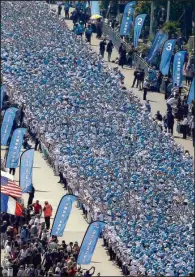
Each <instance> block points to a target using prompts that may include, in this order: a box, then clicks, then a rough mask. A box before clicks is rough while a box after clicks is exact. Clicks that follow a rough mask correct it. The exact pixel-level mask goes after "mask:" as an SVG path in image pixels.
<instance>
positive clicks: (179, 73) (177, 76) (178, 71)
mask: <svg viewBox="0 0 195 277" xmlns="http://www.w3.org/2000/svg"><path fill="white" fill-rule="evenodd" d="M186 54H187V52H186V51H178V52H177V53H176V54H175V56H174V61H173V86H174V85H175V84H176V85H177V86H178V87H182V81H183V66H184V61H185V57H186Z"/></svg>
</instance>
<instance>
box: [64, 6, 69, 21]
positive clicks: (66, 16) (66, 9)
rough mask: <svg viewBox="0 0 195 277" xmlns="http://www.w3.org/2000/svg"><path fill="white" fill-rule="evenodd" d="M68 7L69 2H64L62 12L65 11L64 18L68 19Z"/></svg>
mask: <svg viewBox="0 0 195 277" xmlns="http://www.w3.org/2000/svg"><path fill="white" fill-rule="evenodd" d="M69 8H70V4H69V2H65V4H64V13H65V18H66V19H69Z"/></svg>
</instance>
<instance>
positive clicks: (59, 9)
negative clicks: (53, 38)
mask: <svg viewBox="0 0 195 277" xmlns="http://www.w3.org/2000/svg"><path fill="white" fill-rule="evenodd" d="M61 12H62V2H61V1H60V2H58V16H60V15H61Z"/></svg>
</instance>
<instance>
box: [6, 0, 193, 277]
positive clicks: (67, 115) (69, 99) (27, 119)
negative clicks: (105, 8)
mask: <svg viewBox="0 0 195 277" xmlns="http://www.w3.org/2000/svg"><path fill="white" fill-rule="evenodd" d="M1 5H2V52H1V59H2V75H3V80H4V82H6V86H7V88H6V89H7V93H8V94H9V97H10V99H11V101H12V102H13V103H18V104H19V105H20V106H23V107H24V114H25V116H24V121H23V122H24V124H25V126H28V127H29V133H30V134H31V136H33V137H34V139H35V141H36V144H37V146H38V145H39V146H40V148H41V151H42V152H43V154H44V156H45V157H46V158H47V159H48V160H49V162H50V164H51V165H52V166H53V168H54V171H55V174H56V175H59V176H60V181H59V182H63V183H64V187H65V188H68V189H69V190H70V191H71V192H72V193H73V194H75V195H79V199H80V200H79V201H80V202H81V203H80V205H81V207H82V209H83V211H84V213H85V214H86V216H87V218H88V220H89V221H90V220H98V219H100V220H104V221H105V222H107V224H106V226H105V228H104V231H103V239H104V243H105V246H106V247H107V248H108V252H109V255H110V259H111V260H115V261H116V262H117V264H118V265H119V266H120V267H121V268H122V270H123V273H124V274H125V275H128V274H129V275H135V276H136V275H139V274H142V275H146V274H147V275H149V276H155V275H158V276H159V275H162V276H186V275H187V274H189V273H191V272H193V271H194V184H193V160H192V157H191V156H190V155H189V153H188V152H184V150H183V148H182V147H181V146H180V145H177V144H176V142H175V141H174V138H173V137H172V136H171V134H170V133H166V132H164V130H162V128H161V126H160V125H159V123H158V120H160V118H161V117H160V115H159V114H157V116H156V118H152V116H151V113H150V109H149V108H148V105H143V104H141V101H140V100H139V98H138V97H137V96H136V95H135V93H134V92H133V88H131V89H130V90H129V89H127V88H126V87H124V85H123V77H122V76H121V72H120V70H119V69H117V68H110V67H109V66H108V65H106V64H105V63H104V61H103V59H102V56H101V55H98V54H97V53H96V52H95V51H94V50H92V49H91V47H90V45H89V44H88V43H86V42H85V41H84V40H82V38H81V37H80V36H78V35H77V34H75V33H74V32H72V30H69V29H68V27H67V26H66V23H65V22H64V20H63V19H59V18H58V16H57V15H56V14H54V13H50V12H49V8H48V6H47V4H46V3H44V2H37V1H35V2H30V3H29V2H24V1H17V2H10V1H4V2H2V4H1ZM141 88H142V87H141ZM170 106H171V105H170ZM36 219H37V221H38V220H39V218H37V217H36ZM36 219H34V220H36ZM3 221H5V223H4V224H7V226H10V223H9V221H8V219H3ZM31 222H32V224H30V221H28V222H25V223H24V224H22V225H20V232H19V234H20V238H19V237H18V233H16V236H15V237H14V238H15V239H14V240H12V242H9V240H8V241H7V240H6V242H5V250H6V251H7V252H8V253H7V254H9V255H10V253H9V252H10V243H12V244H14V245H15V241H16V237H17V239H18V240H19V241H20V239H21V234H23V233H22V230H23V228H24V229H25V228H26V230H28V232H29V234H30V233H31V232H34V229H35V230H36V229H37V226H36V224H34V221H33V220H32V221H31ZM26 223H27V224H28V226H25V224H26ZM46 223H47V224H48V221H46ZM29 225H30V226H29ZM22 226H23V227H22ZM41 226H42V225H41ZM47 227H48V228H49V225H48V226H47ZM16 229H17V228H16ZM6 232H7V227H6ZM37 232H38V230H37ZM45 233H46V238H47V239H46V242H44V239H42V234H45ZM8 237H10V236H9V234H8ZM7 244H8V245H7ZM50 244H51V245H52V246H50ZM62 244H63V245H62ZM62 244H60V245H58V243H57V238H55V237H52V238H48V237H47V229H45V227H44V228H43V229H42V233H41V238H39V239H38V240H36V239H34V237H30V241H29V240H28V239H27V240H26V241H25V244H24V248H23V247H22V248H21V249H20V251H19V253H20V254H19V263H17V266H19V271H20V267H21V270H27V271H28V272H32V271H33V270H35V268H36V270H42V269H40V267H39V266H38V268H37V263H36V260H39V261H40V255H42V253H45V254H44V257H45V260H46V264H47V258H48V260H49V261H51V259H52V262H51V264H50V262H49V265H48V267H47V269H48V274H50V275H48V276H53V275H51V274H56V275H54V276H67V275H65V274H67V272H68V274H70V271H71V274H72V275H74V274H76V273H75V272H76V271H77V269H76V268H77V265H76V263H75V256H74V255H75V252H74V253H73V252H72V251H73V250H72V249H75V248H76V249H77V250H78V248H79V247H78V245H77V244H76V245H74V244H73V245H71V247H72V248H71V251H70V253H69V251H68V249H69V246H68V245H67V246H64V245H65V242H64V243H62ZM21 245H22V244H21ZM37 245H38V246H37ZM7 246H8V247H7ZM14 249H17V251H18V242H17V243H16V246H14ZM34 249H35V250H34ZM41 249H44V250H45V252H41V251H42V250H41ZM49 249H52V250H49ZM14 251H15V250H14ZM31 251H33V252H34V251H35V261H34V260H33V259H34V256H31V257H30V258H29V261H30V262H29V264H30V266H27V267H26V269H25V268H23V266H24V265H25V261H26V260H25V261H24V260H22V261H21V259H20V257H21V256H22V258H25V259H28V258H27V257H26V256H27V254H28V253H31ZM46 253H47V255H46ZM53 253H54V254H53ZM23 255H26V256H24V257H23ZM52 255H53V256H55V260H53V258H51V257H53V256H52ZM61 255H62V257H63V264H62V260H61V258H60V257H61ZM6 259H7V260H6V263H11V262H12V261H10V260H9V259H10V256H9V257H8V256H6ZM12 259H13V258H12ZM20 262H21V264H20ZM69 262H70V264H71V266H70V267H69ZM34 263H35V264H34ZM58 263H60V264H58ZM50 266H52V269H51V270H52V272H49V270H50ZM7 267H8V268H9V264H8V265H7ZM54 271H55V272H54ZM62 271H63V273H62ZM33 272H34V271H33ZM73 272H74V274H73ZM17 274H18V273H17ZM33 274H35V273H33ZM39 274H40V271H39ZM60 274H61V275H60ZM63 274H64V275H63ZM87 274H90V273H89V272H88V273H87ZM18 276H24V275H18ZM29 276H34V275H29ZM87 276H89V275H87Z"/></svg>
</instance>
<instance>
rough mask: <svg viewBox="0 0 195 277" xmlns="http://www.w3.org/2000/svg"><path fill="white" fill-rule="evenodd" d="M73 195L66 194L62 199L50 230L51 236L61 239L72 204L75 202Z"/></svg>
mask: <svg viewBox="0 0 195 277" xmlns="http://www.w3.org/2000/svg"><path fill="white" fill-rule="evenodd" d="M76 198H77V197H76V196H75V195H71V194H66V195H64V196H63V197H62V199H61V201H60V203H59V206H58V209H57V212H56V215H55V218H54V221H53V225H52V229H51V235H55V236H57V237H62V236H63V233H64V229H65V227H66V224H67V222H68V218H69V215H70V212H71V210H72V204H73V202H74V201H75V200H76Z"/></svg>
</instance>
